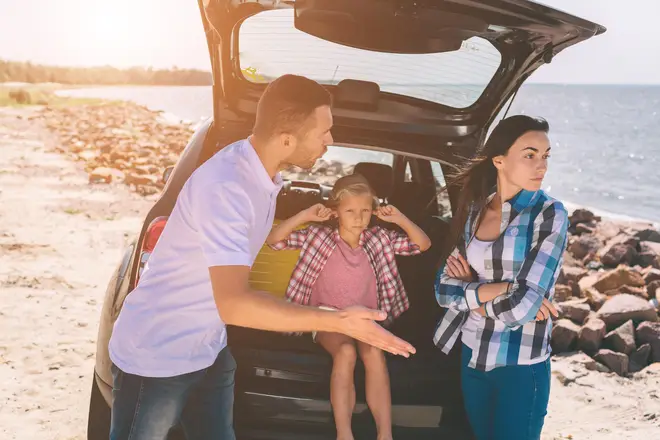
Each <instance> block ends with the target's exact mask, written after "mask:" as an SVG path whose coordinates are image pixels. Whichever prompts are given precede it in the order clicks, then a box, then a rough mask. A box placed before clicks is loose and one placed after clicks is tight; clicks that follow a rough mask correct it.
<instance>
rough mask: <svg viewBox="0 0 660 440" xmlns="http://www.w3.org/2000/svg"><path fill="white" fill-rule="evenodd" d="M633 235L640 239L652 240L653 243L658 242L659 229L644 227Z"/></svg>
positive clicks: (659, 238) (659, 240)
mask: <svg viewBox="0 0 660 440" xmlns="http://www.w3.org/2000/svg"><path fill="white" fill-rule="evenodd" d="M635 237H637V238H639V240H640V241H652V242H655V243H660V231H658V230H656V229H644V230H642V231H638V232H637V233H636V234H635Z"/></svg>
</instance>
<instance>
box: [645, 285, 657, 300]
mask: <svg viewBox="0 0 660 440" xmlns="http://www.w3.org/2000/svg"><path fill="white" fill-rule="evenodd" d="M658 289H660V280H656V281H651V282H650V283H649V285H648V286H646V294H647V295H648V297H649V298H658V299H660V293H659V292H658Z"/></svg>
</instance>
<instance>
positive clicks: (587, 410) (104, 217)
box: [0, 108, 660, 440]
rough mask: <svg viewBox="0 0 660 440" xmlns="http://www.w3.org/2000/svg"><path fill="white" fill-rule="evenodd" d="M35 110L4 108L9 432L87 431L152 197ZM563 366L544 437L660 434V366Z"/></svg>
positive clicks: (0, 183)
mask: <svg viewBox="0 0 660 440" xmlns="http://www.w3.org/2000/svg"><path fill="white" fill-rule="evenodd" d="M34 114H35V110H34V109H29V108H24V109H4V108H0V304H1V305H2V307H0V439H3V440H4V439H7V440H10V439H21V440H24V439H29V440H42V439H43V440H60V439H68V440H71V439H85V438H86V427H87V410H88V404H89V391H90V385H91V381H92V371H93V366H94V355H95V351H96V333H97V329H98V319H99V315H100V309H101V305H102V302H103V297H104V294H105V287H106V283H107V281H108V280H109V278H110V275H111V272H112V271H113V269H114V268H115V265H116V264H118V262H119V258H120V256H121V254H122V251H123V247H124V245H125V244H126V243H127V241H128V239H129V238H130V237H131V236H132V235H133V234H135V233H136V232H137V231H138V230H139V228H140V226H141V223H142V219H143V217H144V215H145V214H146V212H147V211H148V209H149V208H150V206H151V204H152V203H153V199H151V200H150V199H149V198H144V197H141V196H139V195H137V194H135V193H133V192H129V191H128V190H127V189H126V188H125V187H123V186H121V185H117V186H115V185H109V186H96V185H94V186H90V185H89V184H88V177H87V173H85V171H84V170H83V167H82V164H80V163H74V162H71V161H69V160H68V159H65V158H64V156H61V155H59V154H57V153H55V152H54V147H56V146H57V140H56V139H55V138H54V136H53V135H52V134H50V133H49V132H48V131H46V129H45V128H44V126H43V124H42V123H41V122H40V121H39V120H31V119H30V116H31V115H34ZM553 365H554V366H553V370H556V372H555V374H554V375H553V376H554V377H553V383H552V395H551V399H550V408H549V411H548V412H549V415H548V418H547V421H546V429H545V432H544V437H543V438H544V440H549V439H567V438H573V439H576V440H581V439H612V440H614V439H616V440H620V439H649V440H650V439H651V438H660V437H659V436H660V368H652V367H651V368H650V370H649V371H651V370H653V371H655V373H651V372H645V373H644V374H640V375H638V376H637V377H636V378H633V379H625V378H619V377H615V376H613V375H606V374H602V373H596V372H586V370H583V369H578V372H577V373H571V371H569V370H570V363H569V361H566V360H559V361H556V362H554V364H553ZM655 366H658V364H656V365H655ZM560 373H562V374H563V375H564V376H566V375H568V376H571V375H572V378H576V377H577V376H580V375H583V376H582V377H577V378H576V379H575V381H573V382H572V383H569V384H568V385H562V383H561V382H560V381H559V380H558V378H557V377H558V376H559V375H560Z"/></svg>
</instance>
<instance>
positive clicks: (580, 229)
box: [575, 223, 596, 235]
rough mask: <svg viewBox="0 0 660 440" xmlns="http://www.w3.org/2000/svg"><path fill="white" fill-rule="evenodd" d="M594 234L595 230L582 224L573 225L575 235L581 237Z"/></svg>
mask: <svg viewBox="0 0 660 440" xmlns="http://www.w3.org/2000/svg"><path fill="white" fill-rule="evenodd" d="M594 232H596V228H594V227H591V226H588V225H586V224H584V223H578V224H577V225H575V234H577V235H581V234H593V233H594Z"/></svg>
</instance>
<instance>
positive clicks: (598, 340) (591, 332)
mask: <svg viewBox="0 0 660 440" xmlns="http://www.w3.org/2000/svg"><path fill="white" fill-rule="evenodd" d="M605 330H606V326H605V323H604V322H603V321H602V320H601V319H588V320H587V322H586V323H585V324H584V326H583V327H582V328H581V329H580V331H579V333H578V348H579V349H580V350H582V351H584V352H585V353H589V354H593V353H596V352H597V351H598V350H600V347H601V344H602V342H603V339H604V338H605Z"/></svg>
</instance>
